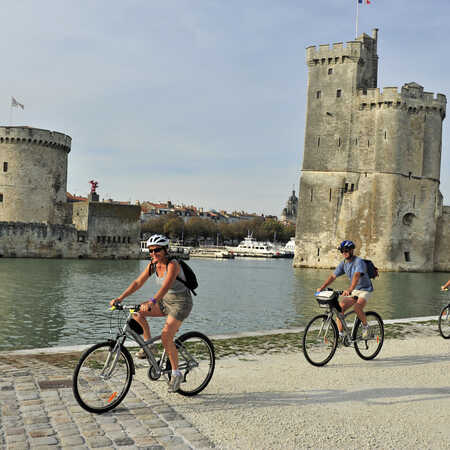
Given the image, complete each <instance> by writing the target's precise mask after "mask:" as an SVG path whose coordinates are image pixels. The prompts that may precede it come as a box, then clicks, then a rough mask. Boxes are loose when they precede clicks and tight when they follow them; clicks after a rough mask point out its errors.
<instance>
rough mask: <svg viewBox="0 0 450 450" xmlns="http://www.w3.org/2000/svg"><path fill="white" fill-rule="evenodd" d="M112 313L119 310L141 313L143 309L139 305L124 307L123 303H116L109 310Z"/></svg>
mask: <svg viewBox="0 0 450 450" xmlns="http://www.w3.org/2000/svg"><path fill="white" fill-rule="evenodd" d="M109 309H110V311H114V310H116V309H117V310H119V311H124V310H125V311H130V310H134V311H136V312H137V311H139V310H140V309H141V305H140V304H137V305H133V306H128V305H122V304H121V303H116V304H115V305H114V306H111V308H109Z"/></svg>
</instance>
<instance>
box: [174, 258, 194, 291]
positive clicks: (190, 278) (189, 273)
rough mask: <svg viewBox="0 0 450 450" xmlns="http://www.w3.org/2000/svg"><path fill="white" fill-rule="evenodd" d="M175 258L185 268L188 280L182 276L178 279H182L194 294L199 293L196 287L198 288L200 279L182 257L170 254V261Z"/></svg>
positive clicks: (184, 271)
mask: <svg viewBox="0 0 450 450" xmlns="http://www.w3.org/2000/svg"><path fill="white" fill-rule="evenodd" d="M173 260H175V261H177V262H178V264H179V265H180V266H181V268H182V269H183V273H184V276H185V277H186V281H184V280H182V279H181V278H180V277H177V280H178V281H181V282H182V283H183V284H184V285H185V286H186V287H187V288H188V289H189V290H190V291H191V292H192V293H193V294H194V295H197V294H196V293H195V291H194V289H197V288H198V281H197V277H196V276H195V273H194V271H193V270H192V269H191V268H190V267H189V266H188V265H187V264H186V263H185V262H184V261H183V260H182V259H178V258H175V257H174V256H169V262H170V261H173Z"/></svg>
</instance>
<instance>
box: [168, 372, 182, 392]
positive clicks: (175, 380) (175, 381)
mask: <svg viewBox="0 0 450 450" xmlns="http://www.w3.org/2000/svg"><path fill="white" fill-rule="evenodd" d="M182 379H183V374H181V373H180V374H177V375H173V374H172V375H171V377H170V380H169V388H168V391H169V392H177V391H178V389H179V388H180V384H181V380H182Z"/></svg>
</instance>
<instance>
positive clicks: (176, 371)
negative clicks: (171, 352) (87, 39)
mask: <svg viewBox="0 0 450 450" xmlns="http://www.w3.org/2000/svg"><path fill="white" fill-rule="evenodd" d="M172 375H181V370H178V369H175V370H172Z"/></svg>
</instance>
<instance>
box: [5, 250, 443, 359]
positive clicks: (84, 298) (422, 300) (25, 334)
mask: <svg viewBox="0 0 450 450" xmlns="http://www.w3.org/2000/svg"><path fill="white" fill-rule="evenodd" d="M188 263H189V264H190V265H191V267H192V268H193V269H194V271H195V272H196V274H197V276H198V279H199V284H200V285H199V288H198V295H197V296H196V297H194V308H193V310H192V313H191V315H190V316H189V318H188V319H187V320H186V321H185V323H184V325H183V327H182V329H181V331H188V330H192V329H197V330H201V331H203V332H204V333H206V334H209V335H212V334H226V333H238V332H251V331H261V330H271V329H278V328H295V327H300V326H303V325H305V324H306V323H307V322H308V320H309V319H310V318H311V317H312V316H313V315H315V314H317V313H318V311H319V308H318V307H317V304H316V302H315V300H314V297H313V293H314V291H315V289H316V288H317V287H319V286H320V285H321V284H322V282H323V281H324V280H325V278H326V277H327V276H328V274H329V273H330V270H316V269H294V268H292V260H288V259H247V258H236V259H234V260H211V259H191V260H190V261H189V262H188ZM147 264H148V261H144V260H141V261H136V260H61V259H59V260H55V259H52V260H49V259H0V283H1V290H0V306H1V314H0V350H13V349H26V348H43V347H53V346H66V345H79V344H87V343H95V342H97V341H99V340H104V339H107V338H108V337H109V332H110V331H109V330H110V322H111V320H112V323H113V325H114V324H115V323H116V319H117V317H118V315H119V313H117V312H115V313H111V312H109V311H108V302H109V301H110V300H111V299H112V298H115V297H117V296H118V295H119V294H120V293H121V292H122V291H123V290H124V289H125V288H126V287H127V286H128V285H129V284H130V283H131V281H132V280H133V279H135V278H136V277H137V276H138V275H139V273H140V272H141V271H142V270H144V269H145V267H146V265H147ZM447 279H448V274H445V273H386V272H385V273H381V274H380V277H379V278H377V279H376V280H375V281H374V287H375V292H374V295H373V297H372V298H371V299H370V301H369V305H368V306H367V307H366V310H370V309H374V310H376V311H378V312H379V313H380V314H381V315H382V317H383V318H384V319H398V318H407V317H418V316H435V315H437V314H438V313H439V311H440V309H441V307H442V305H444V304H445V303H448V301H449V299H448V296H447V294H446V293H441V292H440V286H441V285H442V284H443V283H444V282H445V281H447ZM333 287H336V289H338V288H339V289H345V288H347V287H348V282H347V280H346V279H345V278H344V277H340V278H339V279H338V280H337V281H336V282H335V283H334V285H333ZM154 292H155V287H154V283H153V282H152V279H151V278H150V279H149V280H148V281H147V283H146V285H144V287H143V288H142V289H141V290H140V291H138V292H136V293H135V294H133V295H132V296H131V297H129V298H128V299H126V300H125V301H126V303H129V304H134V303H140V302H142V301H144V300H147V299H149V298H151V296H152V294H154ZM163 320H164V319H151V322H150V323H151V327H152V329H153V334H157V333H158V334H159V331H160V329H161V326H162V324H163Z"/></svg>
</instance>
